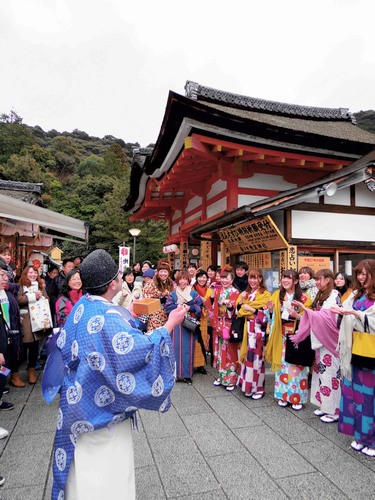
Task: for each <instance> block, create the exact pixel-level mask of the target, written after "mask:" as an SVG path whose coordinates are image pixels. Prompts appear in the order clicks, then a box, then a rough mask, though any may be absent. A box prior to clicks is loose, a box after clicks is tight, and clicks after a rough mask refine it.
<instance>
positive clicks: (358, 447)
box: [350, 441, 365, 451]
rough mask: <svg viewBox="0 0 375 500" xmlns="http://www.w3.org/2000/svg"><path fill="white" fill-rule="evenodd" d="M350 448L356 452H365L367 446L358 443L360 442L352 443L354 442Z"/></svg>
mask: <svg viewBox="0 0 375 500" xmlns="http://www.w3.org/2000/svg"><path fill="white" fill-rule="evenodd" d="M350 446H351V447H352V448H353V450H355V451H362V450H363V448H364V447H365V445H364V444H362V443H358V441H352V442H351V443H350Z"/></svg>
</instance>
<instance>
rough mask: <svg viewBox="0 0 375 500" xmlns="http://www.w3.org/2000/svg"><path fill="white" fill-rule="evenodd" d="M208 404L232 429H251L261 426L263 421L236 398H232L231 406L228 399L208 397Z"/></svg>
mask: <svg viewBox="0 0 375 500" xmlns="http://www.w3.org/2000/svg"><path fill="white" fill-rule="evenodd" d="M206 399H207V402H208V403H209V405H210V406H211V407H212V409H213V410H214V412H215V413H216V414H217V415H218V416H219V417H220V418H221V419H222V420H223V421H224V423H225V424H226V425H227V426H228V427H229V428H230V429H231V428H236V427H251V426H253V425H261V423H262V420H261V419H260V418H259V417H257V416H256V415H255V414H254V413H253V412H252V411H250V410H249V408H248V407H247V406H246V405H245V404H243V403H242V402H241V401H239V400H238V399H236V398H232V400H231V401H230V404H228V403H229V401H228V399H227V398H221V397H217V398H211V397H207V398H206Z"/></svg>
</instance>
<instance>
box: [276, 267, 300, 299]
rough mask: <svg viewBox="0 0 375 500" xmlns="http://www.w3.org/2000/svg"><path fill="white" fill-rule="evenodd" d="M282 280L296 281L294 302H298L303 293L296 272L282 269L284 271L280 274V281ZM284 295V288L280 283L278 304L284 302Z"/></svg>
mask: <svg viewBox="0 0 375 500" xmlns="http://www.w3.org/2000/svg"><path fill="white" fill-rule="evenodd" d="M282 278H292V280H293V281H297V283H296V285H295V288H294V300H298V301H300V300H301V297H302V295H303V293H302V289H301V287H300V284H299V280H298V273H297V271H294V269H284V271H283V272H282V273H281V279H282ZM280 281H281V280H280ZM285 293H286V292H285V288H284V287H283V285H282V283H281V282H280V304H282V303H283V302H284V297H285Z"/></svg>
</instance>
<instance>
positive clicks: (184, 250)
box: [180, 241, 189, 269]
mask: <svg viewBox="0 0 375 500" xmlns="http://www.w3.org/2000/svg"><path fill="white" fill-rule="evenodd" d="M188 252H189V247H188V242H187V241H181V243H180V266H181V269H187V268H188V265H189V255H188Z"/></svg>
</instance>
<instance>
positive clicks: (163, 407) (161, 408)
mask: <svg viewBox="0 0 375 500" xmlns="http://www.w3.org/2000/svg"><path fill="white" fill-rule="evenodd" d="M170 404H171V398H170V397H169V396H168V397H167V398H166V399H164V401H163V402H162V404H161V406H160V408H159V411H160V412H161V413H163V412H164V411H165V410H166V408H167V407H168V406H170Z"/></svg>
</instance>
